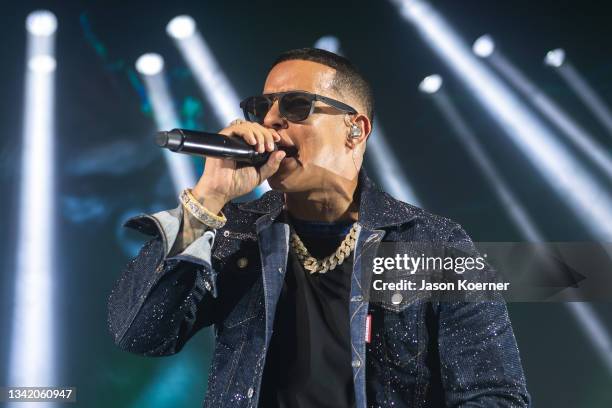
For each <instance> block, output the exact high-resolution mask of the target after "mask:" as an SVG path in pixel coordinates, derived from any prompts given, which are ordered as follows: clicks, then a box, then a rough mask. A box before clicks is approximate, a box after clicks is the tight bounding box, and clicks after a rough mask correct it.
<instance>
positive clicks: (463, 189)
mask: <svg viewBox="0 0 612 408" xmlns="http://www.w3.org/2000/svg"><path fill="white" fill-rule="evenodd" d="M300 3H303V5H300ZM433 4H434V5H435V6H436V7H437V9H438V10H439V11H440V12H441V13H442V14H443V15H444V16H445V17H446V18H447V19H448V20H449V22H450V23H451V24H452V25H453V26H454V27H455V28H456V29H457V30H458V31H459V33H460V35H461V36H462V37H463V38H464V39H465V40H466V41H468V42H469V43H471V42H472V41H473V40H474V39H475V38H477V37H478V36H480V35H481V34H484V33H490V34H492V35H493V36H494V38H495V39H496V42H497V45H498V46H499V47H500V48H502V49H503V51H504V53H505V55H506V56H507V57H508V58H509V59H510V60H511V61H513V62H514V63H515V64H516V65H518V66H519V67H520V68H521V69H522V70H523V71H524V72H525V73H526V74H527V75H528V76H529V77H530V78H531V79H533V80H534V81H535V82H536V83H537V84H538V85H539V86H540V87H542V89H544V91H545V92H546V93H547V94H548V95H549V96H551V97H552V98H553V99H554V100H555V101H557V102H558V103H559V104H560V105H561V106H563V107H564V108H566V109H567V110H568V111H569V112H571V113H572V115H573V117H574V118H575V119H576V120H578V121H579V123H581V124H582V125H583V126H584V127H585V128H587V129H588V130H590V131H591V132H592V133H593V134H594V135H595V136H596V137H597V138H598V141H600V142H601V143H602V144H603V145H604V146H606V148H608V149H610V147H611V145H612V140H611V138H610V135H607V134H605V132H604V131H603V129H601V128H599V127H598V125H597V123H596V121H595V120H594V119H593V118H592V116H590V115H589V113H588V111H586V110H585V108H584V107H583V106H582V105H581V103H580V102H579V101H578V100H577V98H576V97H575V96H574V95H573V94H572V92H571V91H570V90H569V89H568V88H567V87H566V86H565V85H564V83H563V82H562V81H561V79H560V78H559V77H558V75H556V74H555V73H554V72H553V71H552V70H551V69H549V68H547V67H545V66H544V65H543V63H542V61H543V57H544V55H545V53H546V51H548V50H549V49H552V48H555V47H563V48H565V49H566V51H567V52H568V55H569V58H570V59H571V60H572V62H573V64H574V65H575V66H576V67H577V69H578V70H579V71H580V72H581V73H582V74H583V75H584V76H585V77H586V79H587V80H588V81H589V83H590V84H591V85H593V87H594V88H595V89H596V90H597V91H598V93H599V95H600V96H601V97H602V98H603V99H604V100H605V101H606V102H607V104H608V105H610V104H611V103H612V80H611V78H612V76H611V73H612V53H611V49H610V44H611V39H612V28H611V25H610V14H611V12H612V7H610V6H608V5H607V2H602V1H597V2H584V1H580V2H579V1H541V0H539V1H533V0H531V1H527V0H512V1H487V0H460V1H450V0H447V1H434V2H433ZM38 8H45V9H49V10H51V11H53V12H54V13H55V15H56V16H57V18H58V22H59V29H58V33H57V38H56V50H57V55H56V59H57V63H58V69H57V73H56V78H57V83H56V87H57V94H56V104H57V105H56V123H57V125H56V146H57V148H56V149H57V150H56V155H57V179H56V183H57V189H58V190H57V191H58V196H57V227H58V236H57V247H58V253H57V264H58V265H57V277H56V279H57V281H56V283H57V284H58V285H57V286H58V292H57V293H56V297H57V299H58V301H59V304H58V309H57V310H58V319H57V325H58V331H60V332H61V337H60V339H59V350H58V351H59V353H60V355H59V362H60V369H61V371H60V373H59V374H60V381H58V385H69V386H76V387H78V393H77V396H78V399H79V404H77V405H79V406H84V407H98V406H99V407H107V406H116V407H140V406H143V407H144V406H147V407H165V406H170V405H171V404H172V405H173V406H194V407H195V406H199V405H200V404H201V401H202V399H203V396H204V392H205V387H206V375H207V369H208V363H209V359H210V353H211V351H212V342H211V339H210V332H208V331H206V332H203V333H200V334H199V335H198V336H196V337H195V338H194V339H192V341H191V342H190V343H189V344H188V345H187V347H186V348H185V349H184V350H183V351H182V352H181V353H179V354H178V355H175V356H171V357H164V358H143V357H138V356H133V355H129V354H127V353H124V352H121V351H120V350H119V349H117V348H116V347H115V346H114V345H113V343H112V340H111V337H110V335H108V334H107V331H106V309H105V302H106V297H107V295H108V294H109V292H110V289H111V287H112V284H113V282H114V281H115V279H116V278H117V277H118V275H119V273H120V271H121V268H122V267H123V265H125V263H126V262H127V261H128V260H129V258H130V257H131V256H133V255H134V253H135V251H136V250H137V249H138V247H139V245H140V244H141V243H142V239H143V237H141V236H138V235H137V234H136V233H129V232H127V231H124V230H123V228H122V227H121V224H122V222H123V221H124V220H125V219H126V218H127V217H129V216H130V215H134V214H136V213H140V212H147V213H150V212H153V211H158V210H162V209H167V208H170V207H174V206H176V203H177V201H176V197H175V195H174V190H173V188H172V185H171V182H170V178H169V176H168V172H167V170H166V167H165V164H164V161H163V157H162V155H161V152H160V151H159V150H158V149H157V148H156V147H155V146H154V145H153V143H152V139H151V137H152V134H153V132H154V131H155V124H154V122H153V119H152V116H151V111H150V106H149V105H148V102H147V100H146V95H145V94H144V89H143V85H142V83H141V82H140V79H139V78H138V75H137V74H136V73H135V71H134V68H133V66H134V62H135V60H136V59H137V58H138V57H139V56H140V55H141V54H143V53H145V52H158V53H160V54H161V55H163V56H164V58H165V62H166V73H167V76H168V80H169V82H170V87H171V92H172V94H173V96H174V98H175V103H176V107H177V110H178V111H179V113H180V114H181V119H182V120H183V125H184V126H185V127H191V128H199V129H204V130H213V131H214V130H218V129H220V128H221V127H223V126H224V125H225V124H222V123H218V122H217V120H216V118H215V117H214V114H213V112H212V110H211V109H210V107H209V106H208V104H207V102H206V100H205V98H204V97H203V95H202V93H201V92H200V90H199V89H198V87H197V85H196V83H195V81H194V79H193V77H192V76H191V74H190V72H189V70H188V68H187V66H186V64H185V63H184V61H183V60H182V58H181V56H180V55H179V53H178V50H177V49H176V48H175V46H174V44H173V43H172V41H171V39H170V38H169V37H168V36H167V34H166V32H165V26H166V24H167V22H168V21H169V20H170V19H171V18H172V17H174V16H176V15H178V14H183V13H186V14H190V15H191V16H193V17H194V18H195V20H196V21H197V23H198V27H199V29H200V31H201V32H202V34H203V36H204V38H205V39H206V41H207V43H208V44H209V45H210V47H211V49H212V51H213V52H214V54H215V56H216V57H217V59H218V61H219V63H220V65H221V67H223V69H224V70H225V73H226V75H227V76H228V78H229V80H230V81H231V82H232V84H233V85H234V87H235V89H236V90H237V91H238V93H239V96H241V97H242V96H246V95H249V94H256V93H259V92H260V91H261V88H262V84H263V81H264V79H265V75H266V73H267V68H268V66H269V64H270V63H271V61H273V60H274V58H275V57H276V56H277V55H278V54H279V53H280V52H282V51H284V50H287V49H291V48H298V47H303V46H311V45H312V44H314V42H315V41H316V40H317V39H318V38H319V37H320V36H322V35H329V34H332V35H335V36H337V37H338V38H339V39H340V41H341V45H342V49H343V51H344V53H345V55H347V56H348V57H349V58H350V59H351V60H352V61H353V62H354V63H355V64H356V65H357V66H358V67H359V68H360V69H361V70H362V71H363V73H364V74H365V75H366V76H367V77H368V78H369V79H370V81H371V83H372V85H373V88H374V93H375V98H376V112H377V118H378V120H379V123H381V124H382V126H383V127H384V130H385V133H386V135H387V137H388V138H389V140H390V142H391V144H392V146H393V150H394V152H395V154H396V155H397V158H398V160H399V161H400V162H401V164H402V166H403V170H404V172H405V174H406V176H407V177H408V179H409V180H410V181H411V184H412V185H413V187H414V189H415V191H416V193H417V195H418V197H419V199H420V201H421V204H422V206H423V207H424V208H426V209H428V210H429V211H432V212H434V213H438V214H441V215H444V216H446V217H450V218H452V219H454V220H456V221H458V222H460V223H461V224H462V225H463V226H464V227H465V228H466V230H467V231H468V232H469V233H470V234H471V236H472V237H473V239H474V240H478V241H520V240H521V239H522V237H521V236H520V234H519V232H518V231H517V230H516V228H515V227H514V226H513V225H512V221H511V219H509V217H508V216H507V214H506V211H505V210H504V208H503V206H502V205H501V203H500V202H499V201H498V199H497V198H496V197H495V195H494V193H493V190H492V189H491V188H490V187H489V186H488V185H487V182H486V180H485V178H484V177H483V176H482V175H481V174H480V173H479V170H478V168H477V167H476V166H475V164H474V163H473V162H472V161H471V159H470V157H469V156H468V155H467V152H466V151H465V149H464V148H463V147H462V146H461V144H460V143H459V142H458V139H457V137H456V136H455V134H454V133H453V130H452V129H451V128H450V127H449V126H448V125H447V124H446V122H445V121H444V120H443V118H442V116H441V115H440V113H439V112H438V111H437V110H436V108H435V106H434V105H433V104H432V103H431V101H429V100H427V98H425V97H423V96H422V95H421V94H420V93H419V92H418V91H417V85H418V83H419V82H420V81H421V79H422V78H423V77H424V76H426V75H429V74H431V73H440V74H442V75H443V76H444V77H445V80H446V82H445V87H446V89H447V92H449V93H450V95H451V97H452V99H453V101H454V102H455V103H456V104H457V106H458V108H459V109H460V111H461V112H462V114H463V115H464V117H465V119H466V120H467V121H468V122H469V123H470V125H471V126H472V127H473V128H474V129H475V130H476V132H477V136H478V138H479V140H480V141H481V142H482V143H483V145H484V147H485V148H486V150H487V152H488V154H489V155H490V158H491V159H492V160H493V161H494V163H496V165H497V166H498V169H499V171H500V172H501V174H502V175H503V176H504V178H505V179H506V180H507V181H508V183H509V185H510V187H511V188H512V190H513V191H514V192H515V193H516V195H517V196H518V198H519V199H520V200H521V202H522V203H523V204H524V205H525V207H526V209H527V210H528V212H529V214H530V215H532V217H533V218H534V219H535V220H536V222H537V225H538V227H539V228H540V229H541V230H542V231H543V232H544V234H545V235H546V237H547V239H549V240H550V241H583V240H592V239H594V237H592V236H590V235H589V233H588V231H587V230H585V229H584V227H583V226H582V224H581V222H580V220H577V219H576V217H575V216H574V215H573V213H572V212H571V211H570V210H569V209H568V208H567V207H566V206H565V204H564V203H563V200H562V199H561V198H560V197H559V196H558V195H556V194H555V193H553V192H552V190H551V189H550V187H549V186H548V185H547V184H546V182H545V181H544V180H543V179H542V178H541V176H539V175H538V173H537V172H536V171H535V170H534V168H533V167H532V166H531V165H530V164H529V163H528V162H527V161H526V160H525V158H524V157H523V155H522V154H521V152H519V151H518V150H517V149H516V148H515V147H514V145H513V144H512V143H511V142H510V141H509V139H507V138H506V137H505V135H504V134H503V133H502V132H501V130H500V129H499V128H498V127H496V125H495V124H494V123H493V122H492V121H491V120H490V119H489V117H488V116H487V115H486V114H485V113H484V111H483V110H482V109H481V108H480V106H479V105H478V104H477V103H475V100H474V99H473V97H472V96H471V95H470V94H468V93H467V92H466V91H465V89H464V88H463V87H462V85H461V84H460V83H459V82H458V81H456V80H455V79H454V78H453V76H452V75H451V73H450V72H449V71H448V69H447V67H446V66H445V65H444V64H443V62H442V61H441V60H440V59H439V58H438V57H437V56H436V55H434V54H433V53H432V51H431V50H430V48H429V47H428V46H427V45H426V44H425V43H424V42H423V41H422V39H421V38H420V37H419V36H418V35H417V33H416V31H415V30H414V28H413V27H412V26H410V25H409V24H408V23H406V21H405V20H403V19H402V18H401V17H400V16H399V15H398V13H397V9H396V7H394V6H393V5H392V4H391V3H389V2H387V1H351V2H348V1H347V2H341V1H337V2H333V1H326V2H324V1H317V0H309V1H308V2H288V1H276V0H275V1H266V2H240V1H238V2H236V1H232V2H228V1H224V2H204V1H189V2H186V1H182V2H179V1H172V2H163V3H162V2H160V3H154V2H149V1H147V2H138V1H134V2H129V3H127V2H117V1H93V2H80V3H78V2H70V3H68V2H59V1H46V2H41V1H29V0H24V1H20V2H13V3H12V4H10V5H9V4H5V5H4V7H3V9H4V10H3V12H2V13H1V15H0V33H1V36H0V38H1V39H2V40H1V41H2V44H3V47H2V54H1V55H2V61H1V62H0V95H1V99H0V100H1V101H2V105H1V108H0V124H1V126H2V137H1V138H0V177H1V183H0V200H1V202H2V212H1V213H0V227H2V228H1V229H0V231H1V234H2V235H1V236H0V242H1V243H2V245H0V265H1V268H2V269H1V270H2V280H1V284H2V287H1V292H0V307H1V308H0V310H1V311H2V312H0V330H1V332H2V333H5V334H8V333H9V332H10V323H11V321H10V319H11V316H12V314H11V312H12V309H11V305H12V301H13V299H12V292H13V279H14V264H15V256H14V255H15V236H16V231H17V216H16V215H17V214H18V208H17V206H18V202H17V197H18V192H19V177H20V171H19V168H20V148H21V146H20V140H21V131H22V110H23V109H22V108H23V107H22V105H23V88H24V83H23V80H24V75H23V72H24V60H25V39H26V36H25V30H24V21H25V18H26V16H27V14H28V13H29V12H31V11H32V10H35V9H38ZM194 164H195V165H197V166H198V167H200V168H201V163H194ZM368 166H370V165H368ZM393 176H394V175H393V174H389V175H387V177H393ZM30 188H32V189H36V186H30ZM594 307H595V309H596V310H597V311H598V314H599V316H600V317H601V318H602V319H603V320H604V322H605V323H606V324H607V327H608V329H609V330H610V329H612V313H611V312H610V305H609V304H603V303H602V304H595V305H594ZM509 310H510V314H511V319H512V322H513V325H514V330H515V334H516V337H517V340H518V344H519V348H520V351H521V357H522V360H523V363H524V367H525V370H526V375H527V381H528V387H529V391H530V392H531V394H532V396H533V398H534V402H535V405H536V406H539V407H609V406H612V377H611V375H610V373H609V371H607V370H606V368H605V366H604V365H603V363H601V362H600V361H599V359H598V357H597V356H596V355H595V353H594V352H593V349H592V348H591V346H590V342H589V341H588V340H587V339H586V338H585V336H584V334H583V332H582V331H581V330H580V329H579V327H578V326H577V325H576V324H575V323H574V321H573V319H572V318H571V316H570V315H569V313H568V312H567V309H566V308H564V307H563V305H561V304H536V303H529V304H516V303H514V304H510V305H509ZM9 339H10V336H8V335H4V336H0V362H1V363H2V364H0V366H1V367H3V368H4V367H7V361H8V352H9V351H8V348H9ZM611 352H612V351H611ZM6 374H7V373H6V369H3V371H2V372H1V373H0V385H4V384H5V383H6V378H7V377H6Z"/></svg>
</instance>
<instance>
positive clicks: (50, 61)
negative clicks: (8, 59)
mask: <svg viewBox="0 0 612 408" xmlns="http://www.w3.org/2000/svg"><path fill="white" fill-rule="evenodd" d="M55 66H56V62H55V58H53V57H52V56H50V55H36V56H34V57H31V58H30V60H29V61H28V69H29V70H30V71H33V72H37V73H40V74H48V73H50V72H53V71H55Z"/></svg>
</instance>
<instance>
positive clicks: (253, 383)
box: [108, 171, 530, 408]
mask: <svg viewBox="0 0 612 408" xmlns="http://www.w3.org/2000/svg"><path fill="white" fill-rule="evenodd" d="M359 195H360V209H359V231H358V240H357V245H356V249H355V254H354V267H353V272H352V280H351V294H350V305H349V309H350V316H348V318H349V319H350V331H351V352H352V369H353V380H354V386H355V401H356V407H357V408H365V407H391V406H393V407H410V408H418V407H444V406H447V407H526V406H530V396H529V394H528V392H527V389H526V384H525V377H524V374H523V369H522V366H521V361H520V358H519V352H518V349H517V345H516V341H515V338H514V334H513V331H512V327H511V324H510V321H509V318H508V313H507V309H506V305H505V303H503V301H501V302H478V303H475V302H471V303H467V302H454V303H450V302H439V303H436V302H432V301H423V302H419V301H411V302H409V301H406V302H400V303H399V304H395V303H397V298H396V299H395V300H396V302H391V301H388V302H386V301H381V302H377V303H376V304H374V303H369V302H368V299H367V297H366V296H364V295H365V294H364V293H363V292H362V284H361V281H362V280H361V278H362V277H361V269H362V268H361V259H362V258H361V256H360V255H361V253H362V251H363V250H364V249H363V248H364V245H378V243H379V242H381V241H390V242H393V241H396V242H397V241H425V242H432V243H453V244H455V245H456V244H459V245H463V246H465V247H466V248H469V247H473V244H472V242H471V240H470V238H469V236H468V235H467V234H466V232H465V231H464V230H463V228H462V227H461V226H460V225H459V224H457V223H455V222H453V221H451V220H449V219H447V218H444V217H440V216H437V215H433V214H430V213H428V212H426V211H424V210H422V209H419V208H417V207H414V206H411V205H409V204H406V203H403V202H400V201H397V200H395V199H393V198H392V197H391V196H389V195H388V194H386V193H384V192H382V191H380V190H378V189H377V188H376V186H374V184H373V183H372V182H371V181H370V180H369V179H368V178H367V176H366V175H365V172H363V171H362V172H361V174H360V176H359ZM282 205H283V201H282V195H281V194H280V193H278V192H274V191H270V192H267V193H266V194H264V195H263V197H261V198H260V199H258V200H255V201H250V202H247V203H243V204H233V203H232V204H228V205H227V206H226V207H225V208H224V209H223V211H224V213H225V215H226V216H227V219H228V222H227V224H226V225H225V226H224V227H223V228H222V229H219V230H217V231H207V232H206V233H205V234H204V235H203V236H201V237H200V238H198V239H197V240H196V241H194V242H193V243H192V244H191V245H190V246H188V247H187V248H186V249H185V250H184V251H183V252H181V253H180V254H178V255H174V256H168V255H169V252H170V248H172V245H173V243H174V240H175V239H176V236H177V233H178V231H179V228H180V223H181V222H182V209H181V207H180V206H179V207H178V208H176V209H173V210H169V211H162V212H160V213H157V214H154V215H140V216H137V217H134V218H131V219H129V220H128V221H127V222H126V223H125V225H126V226H127V227H131V228H135V229H137V230H139V231H141V232H143V233H146V234H148V235H150V236H152V237H153V238H152V239H151V240H149V241H148V242H147V243H146V244H145V245H144V246H143V248H142V249H141V251H140V253H139V254H138V256H137V257H136V258H134V259H133V260H131V261H130V262H129V263H128V265H127V266H126V268H125V270H124V271H123V273H122V275H121V277H120V278H119V280H118V281H117V283H116V285H115V287H114V288H113V291H112V293H111V295H110V297H109V301H108V325H109V330H110V333H111V334H112V336H113V339H114V342H115V344H116V345H117V346H118V347H120V348H121V349H123V350H126V351H129V352H131V353H136V354H139V355H143V356H163V355H171V354H174V353H177V352H179V351H180V350H181V349H182V348H183V346H184V345H185V343H186V342H187V341H188V340H189V339H190V338H191V336H193V335H194V334H195V333H196V332H198V330H200V329H201V328H203V327H206V326H209V325H213V327H214V333H215V351H214V357H213V361H212V363H211V367H210V372H209V379H208V389H207V393H206V398H205V401H204V406H205V407H256V406H257V402H258V398H259V390H260V384H261V378H262V371H263V368H264V361H265V358H266V350H267V348H268V346H269V342H270V337H271V335H272V327H273V322H274V315H275V309H276V302H277V299H278V297H279V294H280V290H281V288H282V284H283V280H284V276H285V269H286V266H287V255H288V238H289V226H288V225H287V224H285V223H283V222H282V221H281V220H280V219H277V218H280V217H278V215H279V213H280V211H281V208H282ZM368 314H371V315H372V320H371V321H372V324H371V330H372V332H371V339H370V342H369V343H368V342H366V341H365V336H366V333H365V331H366V316H367V315H368ZM264 408H265V407H264Z"/></svg>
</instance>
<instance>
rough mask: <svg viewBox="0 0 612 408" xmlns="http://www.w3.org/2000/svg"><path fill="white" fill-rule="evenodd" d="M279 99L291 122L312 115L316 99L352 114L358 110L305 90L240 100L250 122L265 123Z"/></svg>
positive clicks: (285, 116) (286, 116)
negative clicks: (269, 112)
mask: <svg viewBox="0 0 612 408" xmlns="http://www.w3.org/2000/svg"><path fill="white" fill-rule="evenodd" d="M277 99H278V109H279V112H280V114H281V116H282V117H284V118H285V119H287V120H289V121H291V122H301V121H303V120H305V119H306V118H307V117H308V116H310V115H311V114H312V112H313V111H314V103H315V101H321V102H323V103H325V104H327V105H329V106H333V107H334V108H336V109H338V110H340V111H342V112H346V113H350V114H354V113H357V111H356V110H355V109H353V108H352V107H350V106H349V105H347V104H345V103H342V102H340V101H337V100H335V99H332V98H328V97H327V96H323V95H318V94H314V93H310V92H304V91H288V92H277V93H271V94H264V95H258V96H249V97H248V98H245V99H244V100H243V101H242V102H240V107H241V108H242V111H243V112H244V118H245V119H246V120H248V121H249V122H257V123H263V121H264V118H265V117H266V115H267V114H268V111H269V110H270V108H271V107H272V105H273V104H274V101H275V100H277Z"/></svg>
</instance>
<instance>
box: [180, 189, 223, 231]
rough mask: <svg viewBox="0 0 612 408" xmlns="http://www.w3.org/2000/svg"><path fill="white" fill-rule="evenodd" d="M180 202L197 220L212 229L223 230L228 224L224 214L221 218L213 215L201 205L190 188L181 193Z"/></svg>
mask: <svg viewBox="0 0 612 408" xmlns="http://www.w3.org/2000/svg"><path fill="white" fill-rule="evenodd" d="M179 200H180V201H181V204H183V207H184V208H185V209H186V210H187V211H189V213H190V214H191V215H193V217H194V218H195V219H196V220H198V221H200V222H201V223H202V224H204V225H207V226H209V227H210V228H213V229H218V228H221V227H223V226H224V225H225V223H226V222H227V218H225V215H223V213H221V216H219V215H216V214H213V213H212V212H210V211H209V210H208V209H207V208H206V207H204V206H203V205H202V204H200V202H199V201H198V200H197V199H196V198H195V197H194V196H193V193H192V192H191V189H189V188H186V189H185V190H183V191H181V194H180V195H179Z"/></svg>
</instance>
